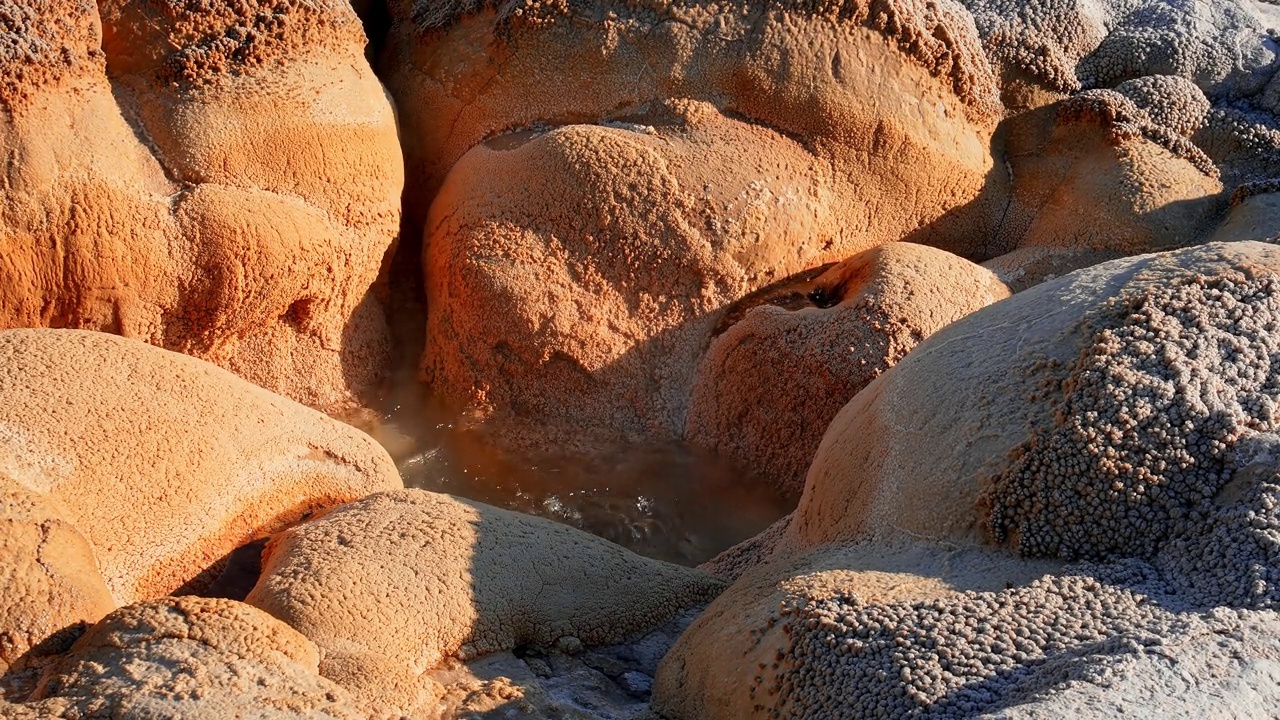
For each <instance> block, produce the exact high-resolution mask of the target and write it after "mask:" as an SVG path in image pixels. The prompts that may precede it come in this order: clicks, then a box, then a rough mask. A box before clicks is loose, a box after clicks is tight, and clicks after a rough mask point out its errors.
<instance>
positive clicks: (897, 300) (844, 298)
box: [685, 243, 1009, 497]
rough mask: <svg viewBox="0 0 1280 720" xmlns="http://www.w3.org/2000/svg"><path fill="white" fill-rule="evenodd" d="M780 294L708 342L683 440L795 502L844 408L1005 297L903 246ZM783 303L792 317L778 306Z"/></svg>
mask: <svg viewBox="0 0 1280 720" xmlns="http://www.w3.org/2000/svg"><path fill="white" fill-rule="evenodd" d="M788 290H789V292H788V293H787V295H786V296H784V297H782V298H779V299H776V300H772V301H770V300H764V301H763V302H762V303H761V304H758V305H755V306H754V307H750V309H746V308H743V309H742V310H736V311H734V312H735V313H742V315H741V319H739V320H737V322H735V323H733V324H732V325H729V327H727V328H725V329H724V330H723V332H720V333H718V334H717V335H716V336H715V338H714V339H713V340H712V343H711V346H710V347H709V348H708V349H707V352H706V354H705V355H704V356H703V359H702V362H701V364H700V366H699V369H698V378H697V381H696V382H695V383H694V386H693V392H692V397H691V400H690V408H689V416H688V420H687V425H686V431H685V437H686V438H687V439H688V440H689V441H690V442H693V443H695V444H698V445H702V446H705V447H708V448H711V449H713V450H715V451H717V452H719V453H721V454H723V455H725V456H727V457H730V458H732V459H733V460H735V461H737V462H738V463H739V464H740V465H741V466H742V467H749V468H752V469H753V470H754V471H755V472H757V473H759V474H761V475H763V476H764V477H766V478H769V479H770V480H772V481H773V482H774V483H776V484H778V486H779V487H780V489H782V490H783V491H784V492H786V493H788V494H790V495H793V496H797V497H798V496H799V495H800V492H801V491H802V490H803V489H804V476H805V472H806V471H807V470H808V469H809V463H810V462H811V461H812V460H813V453H814V451H816V450H817V449H818V443H819V442H821V440H822V435H823V433H824V432H826V429H827V425H828V424H830V422H831V419H832V418H834V417H835V416H836V413H838V412H839V411H840V408H842V407H844V404H845V403H846V402H848V401H849V399H850V398H852V397H853V396H854V395H856V394H857V393H858V391H859V390H861V389H862V388H863V387H865V386H866V384H867V383H869V382H871V381H872V380H874V379H875V378H876V377H877V376H878V375H880V373H882V372H884V371H885V370H887V369H888V368H890V367H892V366H893V365H894V364H895V363H897V362H898V361H899V360H901V359H902V358H903V357H904V356H905V355H906V354H907V353H908V352H910V351H911V349H912V348H913V347H915V346H916V344H917V343H919V342H920V341H921V340H923V339H924V338H926V337H928V336H929V335H931V334H933V333H934V332H935V331H937V330H939V329H941V328H943V327H945V326H946V325H949V324H951V323H952V322H954V321H956V320H958V319H959V318H961V317H964V316H965V315H967V314H968V313H970V312H972V311H974V310H977V309H978V308H981V307H984V306H986V305H989V304H991V303H992V302H995V301H997V300H1000V299H1003V298H1005V297H1008V296H1009V290H1008V288H1006V287H1005V285H1004V284H1003V283H1001V282H1000V281H999V280H998V279H996V277H995V275H993V274H992V273H991V272H989V271H987V270H984V269H982V268H980V267H978V266H977V265H974V264H973V263H971V262H969V261H967V260H965V259H963V258H959V257H956V256H955V255H952V254H950V253H948V252H944V251H942V250H936V249H933V248H928V247H924V246H922V245H914V244H910V243H889V244H887V245H882V246H880V247H877V248H874V249H872V250H867V251H864V252H862V253H859V254H858V255H855V256H853V257H852V258H850V259H848V260H845V261H844V262H841V263H839V264H837V265H835V266H834V267H832V268H830V269H829V270H827V271H826V272H824V273H823V274H821V275H819V276H818V277H817V278H816V279H814V280H813V281H812V282H810V283H804V284H802V285H800V286H799V287H798V288H788ZM806 296H807V297H806ZM750 300H751V298H748V301H750ZM788 300H790V301H791V302H790V303H789V304H792V305H798V307H780V306H779V305H780V304H782V303H787V301H788ZM815 303H816V306H815Z"/></svg>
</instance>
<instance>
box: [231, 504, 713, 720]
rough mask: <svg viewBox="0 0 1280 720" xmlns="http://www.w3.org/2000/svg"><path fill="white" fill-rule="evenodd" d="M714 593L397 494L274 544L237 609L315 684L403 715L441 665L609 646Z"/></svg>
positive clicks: (700, 580) (686, 573) (701, 578)
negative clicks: (337, 687) (303, 643)
mask: <svg viewBox="0 0 1280 720" xmlns="http://www.w3.org/2000/svg"><path fill="white" fill-rule="evenodd" d="M721 588H722V584H721V583H720V582H719V581H718V580H716V579H714V578H712V577H711V576H710V575H707V574H706V573H703V572H700V571H696V570H691V569H688V568H681V567H678V566H675V565H668V564H666V563H662V562H659V561H656V560H648V559H645V558H642V557H640V556H637V555H633V554H631V553H630V552H628V551H626V550H623V549H622V548H620V547H618V546H616V545H613V544H611V543H608V542H605V541H604V540H601V539H599V538H596V537H594V536H591V535H587V534H586V533H583V532H581V531H579V530H575V529H573V528H570V527H567V526H564V525H560V524H558V523H554V522H551V521H548V520H543V519H540V518H534V517H531V516H527V515H522V514H520V513H514V512H510V511H506V510H499V509H497V508H491V507H488V506H486V505H482V504H479V503H473V502H469V501H465V500H459V499H455V498H452V497H450V496H447V495H438V494H435V493H428V492H423V491H415V490H405V491H400V492H395V493H379V494H376V495H372V496H370V497H368V498H365V499H364V500H361V501H358V502H355V503H352V504H350V505H347V506H344V507H342V508H339V509H337V510H334V511H333V512H331V513H329V514H328V515H325V516H324V517H323V518H321V519H319V520H317V521H315V522H312V523H308V524H305V525H302V526H299V527H296V528H293V529H291V530H288V531H286V532H285V533H283V534H281V535H280V536H277V537H276V538H275V539H273V540H272V541H271V543H270V544H269V545H268V547H267V550H266V553H265V556H264V564H263V574H262V577H261V579H260V580H259V582H258V585H257V586H256V587H255V588H254V589H253V591H252V592H251V593H250V594H249V596H248V598H247V599H246V602H248V603H250V604H252V605H255V606H257V607H260V608H262V609H264V610H266V611H267V612H269V613H271V614H272V615H274V616H276V617H278V618H280V619H282V620H284V621H285V622H287V623H289V624H290V625H292V626H293V627H294V628H296V629H297V630H299V631H300V632H301V633H302V634H304V635H306V636H307V637H308V638H310V639H311V640H313V641H315V642H316V644H317V645H319V646H320V647H321V648H322V649H323V650H324V652H325V657H324V660H323V662H322V663H321V672H322V673H323V674H324V675H325V676H326V677H329V678H331V679H333V680H335V681H337V682H338V683H339V684H341V685H344V686H345V687H347V688H348V689H350V690H352V691H354V692H355V693H356V694H357V695H358V696H362V697H365V698H368V699H369V700H377V701H379V702H381V703H383V704H384V705H385V706H386V707H388V708H392V707H394V708H399V709H400V711H403V712H409V711H411V710H413V709H415V708H422V707H425V706H426V705H427V704H429V703H431V702H434V701H435V698H436V697H437V696H439V695H440V693H441V692H442V691H441V690H440V688H438V687H437V686H436V684H435V682H434V681H431V680H430V678H423V677H421V676H422V674H423V673H424V672H426V671H427V670H429V669H431V668H432V667H434V666H436V665H438V664H439V663H441V661H443V660H444V659H445V658H448V657H456V658H462V659H467V658H473V657H476V656H480V655H484V654H488V653H493V652H497V651H500V650H508V649H511V648H514V647H516V646H517V645H521V644H523V643H538V644H542V645H549V646H550V645H554V646H557V647H560V648H562V649H564V650H565V651H566V652H571V653H573V652H578V651H580V649H581V648H582V647H583V646H584V645H599V644H605V643H610V642H618V641H620V640H624V639H626V638H628V637H630V636H633V635H638V634H640V633H643V632H644V631H646V630H648V629H650V628H653V627H655V626H657V625H660V624H661V623H663V622H665V621H667V620H669V619H671V618H673V617H674V616H676V615H677V614H678V613H679V612H680V611H682V610H684V609H686V608H688V607H691V606H694V605H698V604H701V603H704V602H706V601H707V600H708V599H710V598H711V597H714V596H715V595H716V594H717V593H718V592H719V591H720V590H721Z"/></svg>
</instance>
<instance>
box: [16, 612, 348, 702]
mask: <svg viewBox="0 0 1280 720" xmlns="http://www.w3.org/2000/svg"><path fill="white" fill-rule="evenodd" d="M319 659H320V655H319V653H318V652H317V650H316V647H315V646H314V645H312V644H311V642H310V641H308V640H307V639H306V638H304V637H302V636H301V635H299V634H298V633H297V632H296V631H294V630H293V629H291V628H290V627H289V626H287V625H285V624H284V623H282V622H280V621H278V620H276V619H274V618H272V617H271V616H270V615H267V614H266V613H264V612H262V611H260V610H257V609H254V608H251V607H249V606H247V605H244V604H242V603H238V602H234V601H231V600H213V599H205V598H194V597H189V598H164V599H162V600H155V601H152V602H148V603H141V604H138V605H132V606H129V607H126V608H122V609H120V610H117V611H116V612H114V613H112V614H110V615H108V616H107V617H106V618H104V619H103V620H102V622H100V623H98V624H97V625H95V626H94V627H93V628H92V629H91V630H90V631H89V632H88V633H86V634H85V635H84V637H82V638H80V640H79V641H77V642H76V644H75V645H74V646H73V647H72V649H71V651H70V652H69V653H68V654H67V655H66V656H65V657H63V658H62V659H61V660H60V661H59V662H58V664H57V665H56V666H54V667H53V668H51V669H50V670H49V672H47V673H46V675H45V677H44V679H43V681H42V682H41V685H40V688H39V690H38V691H37V693H36V695H35V697H34V698H33V702H32V703H31V704H30V705H28V706H27V708H26V710H28V711H34V712H35V713H41V712H42V711H44V712H48V711H52V712H53V713H56V714H57V716H60V717H133V718H167V717H183V718H199V719H203V718H209V719H210V720H213V719H215V718H217V719H219V720H221V719H223V718H229V717H255V718H264V719H267V718H270V719H272V720H275V719H276V718H279V719H280V720H284V719H285V718H301V717H306V718H332V719H333V720H358V719H362V718H369V717H371V715H370V713H369V711H368V710H367V709H366V708H364V707H362V706H360V705H358V704H356V703H355V702H354V701H353V700H352V698H351V696H350V695H348V694H347V693H346V692H345V691H344V690H343V689H342V688H340V687H338V686H336V685H334V684H333V683H331V682H329V681H328V680H325V679H324V678H322V677H320V676H319V675H318V674H317V673H316V670H317V667H318V663H319ZM0 714H3V711H2V710H0ZM51 714H52V713H51Z"/></svg>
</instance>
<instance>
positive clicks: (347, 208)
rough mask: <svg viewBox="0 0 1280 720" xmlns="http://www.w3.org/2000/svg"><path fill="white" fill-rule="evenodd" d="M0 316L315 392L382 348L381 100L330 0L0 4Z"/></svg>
mask: <svg viewBox="0 0 1280 720" xmlns="http://www.w3.org/2000/svg"><path fill="white" fill-rule="evenodd" d="M0 23H2V24H3V26H4V32H5V35H4V40H3V41H2V42H3V45H0V78H3V82H2V83H0V105H3V108H4V113H3V118H0V154H3V157H4V159H5V167H6V168H8V170H7V171H6V176H5V182H4V188H3V192H4V200H5V202H4V203H3V209H2V210H0V251H2V252H0V327H42V326H47V327H69V328H83V329H90V330H101V331H107V332H113V333H118V334H122V335H126V336H129V337H135V338H139V339H142V340H146V341H147V342H150V343H153V344H156V345H160V346H162V347H166V348H169V349H173V350H178V351H181V352H185V353H188V354H191V355H196V356H199V357H202V358H204V359H207V360H211V361H213V362H215V363H218V364H220V365H222V366H224V367H227V368H229V369H231V370H233V371H235V372H237V373H239V374H240V375H242V376H244V377H246V378H249V379H250V380H252V381H254V382H256V383H258V384H261V385H263V386H265V387H268V388H271V389H273V390H276V391H277V392H280V393H282V394H285V395H288V396H290V397H293V398H294V399H297V400H300V401H302V402H305V403H307V404H310V405H312V406H315V407H319V408H322V409H340V408H342V407H345V406H350V405H352V404H353V403H355V402H356V401H358V400H366V399H367V396H368V394H369V393H370V392H372V391H373V390H374V385H375V384H376V382H377V380H378V378H379V377H380V375H381V373H382V372H383V371H384V370H385V364H386V362H387V359H388V357H389V346H388V343H389V339H388V335H387V329H386V323H385V318H384V316H383V309H382V306H381V304H380V302H379V301H378V299H377V298H375V297H374V296H373V295H371V294H370V289H371V287H372V286H373V284H374V281H375V279H376V278H377V276H378V273H379V269H380V266H381V263H382V259H383V256H384V254H385V253H386V251H387V250H388V248H389V247H390V246H391V243H392V241H393V239H394V238H395V236H396V233H397V231H398V223H399V195H400V187H401V183H402V161H401V159H400V152H399V148H398V145H397V142H396V128H395V118H394V115H393V112H392V109H391V105H390V103H389V101H388V99H387V97H386V96H385V93H384V91H383V89H382V87H381V85H380V84H379V83H378V81H377V79H376V78H375V77H374V75H373V73H372V71H371V70H370V68H369V66H368V64H367V63H366V62H365V60H364V55H363V48H364V43H365V38H364V35H363V33H362V31H361V27H360V22H359V20H358V18H357V17H356V16H355V14H354V13H353V12H352V10H351V8H350V7H348V6H347V5H346V3H345V2H266V1H263V2H234V3H226V4H224V5H219V6H216V7H215V5H212V4H209V3H198V2H185V1H183V0H172V1H166V2H158V3H130V2H103V3H97V4H95V3H93V2H83V1H81V0H59V2H56V3H44V2H19V1H17V0H13V1H7V2H4V3H0Z"/></svg>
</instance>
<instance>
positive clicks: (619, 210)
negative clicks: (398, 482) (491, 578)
mask: <svg viewBox="0 0 1280 720" xmlns="http://www.w3.org/2000/svg"><path fill="white" fill-rule="evenodd" d="M420 6H421V7H420ZM435 6H436V4H427V3H410V2H399V3H392V16H393V25H392V30H391V35H390V40H389V44H388V48H387V51H386V53H385V55H384V60H383V66H384V67H385V68H386V69H387V71H388V83H389V86H390V89H391V90H392V92H393V93H394V94H395V95H396V97H397V98H398V101H399V103H400V106H401V108H402V110H403V114H402V117H403V118H404V143H405V149H406V157H407V159H408V163H409V165H408V167H409V172H410V176H411V178H412V187H411V191H410V193H409V194H408V202H409V204H408V205H407V210H406V211H407V212H410V213H417V214H418V215H419V216H423V215H426V218H425V220H426V222H425V229H424V233H425V244H426V248H425V254H424V268H425V276H426V286H427V296H428V303H427V304H428V307H429V308H431V310H430V312H429V313H428V318H427V350H426V353H425V356H424V370H425V374H426V376H427V378H428V379H429V380H430V381H431V382H432V384H433V387H434V388H435V389H436V391H437V392H439V393H441V394H442V396H443V397H444V398H445V399H447V400H448V401H449V402H451V403H454V404H456V405H465V406H471V407H474V408H478V409H481V410H483V411H486V412H492V413H493V414H495V415H509V416H514V417H516V418H521V419H524V420H526V421H527V422H528V423H529V424H531V425H534V426H536V427H537V428H538V430H537V432H538V434H539V435H540V436H541V437H542V438H543V440H544V441H546V433H547V432H553V433H554V432H555V429H556V427H558V426H567V430H566V431H564V432H561V433H559V435H557V436H556V441H557V442H560V441H562V440H565V441H567V440H580V439H581V438H582V436H583V435H585V434H589V433H592V432H600V433H601V434H605V435H608V436H611V437H623V438H633V439H634V438H639V437H644V438H648V439H653V440H666V439H673V438H677V437H679V435H680V433H681V432H682V431H683V428H684V423H685V414H686V411H687V405H688V393H689V388H690V385H691V384H692V382H693V379H694V373H695V368H696V366H697V363H698V359H699V357H700V354H701V353H702V351H703V350H704V349H705V347H706V344H707V342H708V340H709V339H710V336H711V334H712V332H713V329H714V328H715V327H716V326H717V325H718V324H719V322H720V316H721V313H722V312H723V310H724V308H725V307H726V306H728V305H729V304H731V303H733V302H736V301H738V300H739V299H741V298H743V297H744V296H746V295H748V294H750V293H752V292H754V291H756V290H759V289H761V288H764V287H767V286H769V285H771V284H773V283H775V282H778V281H780V280H782V279H784V278H787V277H789V276H791V275H793V274H796V273H799V272H803V271H808V270H811V269H812V268H814V267H817V266H820V265H823V264H825V263H829V262H834V261H838V260H841V259H844V258H846V257H848V256H849V255H850V254H853V253H855V252H857V251H859V250H862V249H865V248H867V247H871V246H874V245H878V244H881V243H884V242H886V241H890V240H897V239H900V238H901V237H902V236H904V235H906V234H908V233H918V234H920V235H921V237H916V238H914V239H916V240H919V241H924V240H925V239H927V238H928V237H935V236H936V237H939V238H941V237H952V236H951V235H949V234H948V233H946V232H944V229H943V226H947V227H951V226H952V225H964V226H965V227H966V228H968V229H971V230H972V229H973V225H974V222H977V223H978V224H981V222H985V219H984V218H986V217H987V215H988V214H989V213H987V210H988V208H987V207H986V206H985V205H984V204H983V203H984V202H985V199H984V200H982V201H978V200H977V198H978V196H979V195H980V194H981V193H982V191H983V189H984V188H985V186H986V184H987V182H988V176H989V175H990V173H991V172H992V160H991V157H990V153H989V150H988V145H989V143H990V135H991V132H992V129H993V127H994V121H995V119H996V117H997V115H998V102H997V100H996V98H995V89H994V82H993V79H992V77H991V76H990V73H989V72H988V70H987V66H986V61H985V58H984V57H983V56H982V53H981V51H980V49H979V48H978V45H977V40H976V36H975V35H974V31H973V28H972V25H971V23H970V21H969V19H968V18H967V16H966V15H965V13H964V12H963V11H962V10H961V9H959V8H958V7H956V6H954V5H951V4H950V3H949V2H944V3H928V4H926V3H917V2H878V1H877V2H866V3H862V2H851V3H845V4H843V5H840V6H839V7H836V6H832V7H826V6H823V7H821V8H818V7H814V6H809V5H805V4H799V3H796V4H792V3H782V4H778V5H776V6H775V5H765V4H760V3H730V4H728V5H726V6H724V7H709V6H703V5H700V4H685V3H668V2H662V1H657V0H655V1H654V2H644V3H639V4H634V3H632V4H624V3H612V2H600V3H590V4H588V5H587V6H584V7H581V8H577V7H575V8H574V9H573V12H574V13H579V12H585V13H588V14H593V15H594V17H595V19H594V20H593V21H592V22H590V23H577V22H574V21H572V20H571V17H570V16H569V14H568V12H567V11H568V10H569V8H568V6H563V7H562V6H560V5H556V4H552V3H530V4H529V5H528V6H527V7H524V8H522V9H521V10H520V11H519V12H518V13H515V12H508V11H509V10H510V8H508V7H506V6H503V8H502V11H501V12H499V13H496V14H495V13H492V12H474V13H469V14H468V13H465V12H462V11H463V10H465V9H466V8H462V7H455V8H452V9H454V10H457V11H458V12H457V15H458V17H449V18H447V19H446V18H445V17H443V14H442V13H443V11H442V12H439V13H438V12H436V11H435V10H433V9H432V8H434V7H435ZM440 7H441V8H449V7H450V6H447V5H446V6H440ZM551 76H554V77H555V78H556V80H555V83H554V85H555V86H556V87H557V88H569V90H567V91H564V90H561V91H556V92H548V90H547V89H548V88H549V87H550V85H549V84H548V83H547V82H546V81H545V80H544V78H548V77H551ZM671 98H679V99H677V100H673V99H671ZM926 168H927V170H926ZM497 177H501V178H503V179H502V181H501V182H495V181H494V178H497ZM436 188H439V194H438V196H436V198H435V202H434V204H433V205H432V206H431V209H430V213H429V215H428V214H427V213H426V198H429V197H430V196H431V194H432V192H433V191H434V190H435V189H436ZM970 201H974V206H975V209H974V210H972V214H975V215H977V216H979V220H978V221H974V222H966V223H961V221H960V220H959V219H957V218H952V217H950V216H947V213H948V212H949V211H952V210H955V209H956V208H958V207H961V206H964V205H965V204H966V203H968V202H970ZM944 216H946V217H944ZM966 217H967V216H966ZM982 235H985V232H982V231H978V232H974V233H973V237H980V236H982ZM966 237H968V236H966ZM969 239H972V238H969ZM547 425H551V430H550V431H548V430H547V429H546V426H547ZM513 441H514V439H513Z"/></svg>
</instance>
